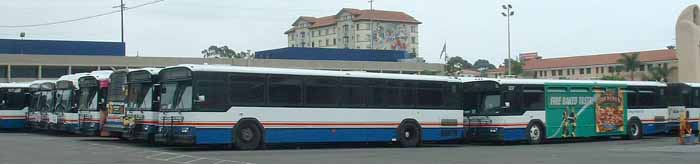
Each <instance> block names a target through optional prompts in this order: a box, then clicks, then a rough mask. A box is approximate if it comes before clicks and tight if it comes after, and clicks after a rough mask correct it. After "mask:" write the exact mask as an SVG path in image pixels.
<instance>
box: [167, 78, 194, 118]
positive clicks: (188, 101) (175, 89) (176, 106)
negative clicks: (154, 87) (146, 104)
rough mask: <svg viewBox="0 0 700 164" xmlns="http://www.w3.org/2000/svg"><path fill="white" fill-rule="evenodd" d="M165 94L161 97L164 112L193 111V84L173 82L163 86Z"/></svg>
mask: <svg viewBox="0 0 700 164" xmlns="http://www.w3.org/2000/svg"><path fill="white" fill-rule="evenodd" d="M163 86H164V87H163V88H164V89H165V91H164V92H165V93H163V95H162V96H161V101H160V106H161V110H163V111H191V110H192V84H190V83H187V82H171V83H166V84H165V85H163Z"/></svg>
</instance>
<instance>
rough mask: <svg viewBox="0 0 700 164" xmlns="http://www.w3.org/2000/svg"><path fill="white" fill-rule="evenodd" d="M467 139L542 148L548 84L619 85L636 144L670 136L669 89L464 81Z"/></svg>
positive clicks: (532, 81) (623, 83)
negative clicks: (647, 138) (656, 136)
mask: <svg viewBox="0 0 700 164" xmlns="http://www.w3.org/2000/svg"><path fill="white" fill-rule="evenodd" d="M463 81H464V82H465V85H464V88H465V98H464V101H465V107H464V108H465V113H464V116H465V118H464V119H465V120H464V127H465V137H466V138H465V139H467V140H471V141H494V142H512V141H530V143H534V144H537V143H541V141H544V140H545V139H547V138H551V136H544V134H548V133H545V131H544V129H546V128H547V127H544V126H545V125H548V123H547V122H546V120H547V119H546V118H545V116H546V112H545V111H546V109H545V107H546V106H545V102H548V101H547V100H546V98H545V93H546V92H545V91H546V90H545V89H546V87H545V86H546V85H571V84H577V85H594V86H595V85H615V86H618V87H619V91H620V92H621V93H624V95H625V96H626V97H627V98H626V99H625V100H623V102H624V103H626V104H624V106H625V107H627V115H626V116H627V118H626V119H625V120H628V121H629V122H625V127H634V128H632V129H627V130H626V131H627V132H630V134H629V135H630V136H631V138H633V139H637V138H640V137H641V136H642V135H653V134H659V133H664V132H668V130H669V129H670V128H669V126H668V118H669V117H670V116H669V113H670V110H669V108H668V107H667V106H666V102H665V101H666V100H665V97H664V93H665V89H666V84H665V83H660V82H644V81H604V80H548V79H493V78H463Z"/></svg>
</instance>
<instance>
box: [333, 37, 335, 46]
mask: <svg viewBox="0 0 700 164" xmlns="http://www.w3.org/2000/svg"><path fill="white" fill-rule="evenodd" d="M333 45H334V46H335V38H333Z"/></svg>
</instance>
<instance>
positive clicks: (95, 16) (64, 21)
mask: <svg viewBox="0 0 700 164" xmlns="http://www.w3.org/2000/svg"><path fill="white" fill-rule="evenodd" d="M163 1H165V0H155V1H151V2H147V3H143V4H140V5H136V6H133V7H129V8H125V9H124V11H127V10H131V9H136V8H139V7H143V6H148V5H151V4H155V3H158V2H163ZM120 11H121V9H119V10H114V11H110V12H106V13H101V14H97V15H91V16H86V17H80V18H75V19H68V20H62V21H56V22H48V23H39V24H26V25H0V28H23V27H38V26H48V25H55V24H62V23H70V22H75V21H81V20H86V19H92V18H97V17H101V16H105V15H110V14H114V13H119V12H120Z"/></svg>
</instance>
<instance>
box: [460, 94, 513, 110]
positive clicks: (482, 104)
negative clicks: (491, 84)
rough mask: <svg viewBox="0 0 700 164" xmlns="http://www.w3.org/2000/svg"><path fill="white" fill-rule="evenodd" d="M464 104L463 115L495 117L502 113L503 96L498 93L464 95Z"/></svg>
mask: <svg viewBox="0 0 700 164" xmlns="http://www.w3.org/2000/svg"><path fill="white" fill-rule="evenodd" d="M464 102H465V107H466V109H465V112H464V114H465V115H497V114H501V113H502V112H503V111H504V108H503V105H502V102H503V94H501V93H500V92H498V91H485V92H472V93H466V96H465V100H464Z"/></svg>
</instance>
